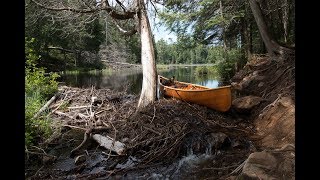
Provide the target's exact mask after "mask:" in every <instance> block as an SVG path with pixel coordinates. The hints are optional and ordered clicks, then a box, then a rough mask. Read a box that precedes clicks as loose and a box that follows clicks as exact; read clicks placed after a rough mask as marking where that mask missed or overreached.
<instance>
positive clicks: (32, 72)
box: [25, 38, 59, 146]
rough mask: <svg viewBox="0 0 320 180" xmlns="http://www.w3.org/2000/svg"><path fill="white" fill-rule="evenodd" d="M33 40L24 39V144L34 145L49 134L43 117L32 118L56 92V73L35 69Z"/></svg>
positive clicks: (47, 122) (48, 124) (48, 127)
mask: <svg viewBox="0 0 320 180" xmlns="http://www.w3.org/2000/svg"><path fill="white" fill-rule="evenodd" d="M33 42H34V39H33V38H32V39H30V40H28V39H27V38H26V39H25V57H26V64H25V143H26V145H27V146H29V145H32V144H36V143H38V141H40V140H42V139H44V138H46V137H48V136H49V135H50V133H51V128H50V122H49V121H48V120H47V119H46V118H44V117H41V116H39V117H37V118H33V116H34V115H35V114H36V113H37V112H38V111H39V109H40V108H41V107H42V106H43V105H44V104H45V103H46V101H47V100H48V99H49V98H50V97H51V96H52V95H54V93H56V92H57V90H58V82H57V81H56V79H57V78H58V77H59V75H58V74H56V73H49V74H46V72H45V69H44V68H42V67H37V61H38V60H39V58H40V56H38V55H37V54H36V53H35V52H34V50H33V48H32V45H33Z"/></svg>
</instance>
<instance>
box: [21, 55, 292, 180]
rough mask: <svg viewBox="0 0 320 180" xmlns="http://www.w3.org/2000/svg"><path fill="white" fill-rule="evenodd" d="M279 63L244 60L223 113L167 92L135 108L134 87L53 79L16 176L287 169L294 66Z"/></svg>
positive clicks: (286, 175)
mask: <svg viewBox="0 0 320 180" xmlns="http://www.w3.org/2000/svg"><path fill="white" fill-rule="evenodd" d="M257 62H258V63H257ZM288 63H289V65H288V64H285V63H284V64H280V65H279V64H276V62H272V61H270V59H269V58H265V57H261V58H260V59H258V60H257V59H253V60H252V61H250V62H248V63H247V65H246V66H245V67H244V69H243V70H241V71H240V72H239V73H238V74H237V75H236V76H234V78H233V81H234V82H233V83H232V86H233V91H234V92H235V93H234V96H238V97H236V98H233V102H232V107H231V109H230V110H229V111H227V112H224V113H222V112H217V111H214V110H211V109H208V108H206V107H204V106H200V105H196V104H190V103H187V102H184V101H180V100H176V99H160V100H158V101H156V102H155V103H154V104H150V105H148V106H147V107H145V108H144V109H142V110H140V111H136V105H137V102H138V96H135V95H130V94H127V93H126V92H118V91H117V92H115V91H112V90H110V89H95V88H94V87H91V88H86V89H80V88H71V87H66V86H62V87H60V88H59V92H58V94H57V95H56V96H54V98H52V99H51V101H50V102H51V103H47V105H48V107H47V109H49V111H48V112H49V114H46V115H45V116H49V117H50V119H51V120H52V122H53V123H52V124H53V129H54V133H53V135H52V136H51V137H50V138H48V139H47V140H46V141H44V142H42V143H41V144H40V145H39V146H40V147H41V148H40V147H35V146H31V147H30V148H29V149H26V156H25V158H26V161H25V176H26V178H27V179H241V178H251V179H279V178H280V179H295V160H294V158H295V146H294V142H295V139H294V137H295V132H294V127H295V121H294V120H295V119H294V118H295V103H294V87H295V84H294V74H295V73H294V66H292V63H290V62H288ZM275 65H277V66H275ZM270 67H272V68H270ZM273 67H277V68H273ZM268 68H270V69H271V70H270V71H266V69H268ZM284 75H285V76H284ZM274 76H276V78H273V77H274ZM268 84H271V85H272V86H269V85H268ZM257 87H258V88H257ZM36 115H37V116H41V115H42V114H41V113H37V114H36Z"/></svg>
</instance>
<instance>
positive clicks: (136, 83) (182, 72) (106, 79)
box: [58, 65, 223, 95]
mask: <svg viewBox="0 0 320 180" xmlns="http://www.w3.org/2000/svg"><path fill="white" fill-rule="evenodd" d="M201 67H203V66H187V65H186V66H181V65H180V66H168V67H166V68H161V69H159V70H158V74H159V75H162V76H165V77H172V76H175V79H176V80H178V81H184V82H189V83H193V84H199V85H202V86H207V87H210V88H215V87H218V86H222V84H223V82H222V81H220V80H219V79H220V78H219V75H218V74H217V73H209V74H203V75H198V74H196V71H197V68H201ZM60 76H61V77H60V78H59V79H58V81H60V82H64V83H65V84H66V85H67V86H72V87H84V88H85V87H91V86H95V87H96V88H109V89H113V90H121V91H122V90H126V91H127V92H128V93H131V94H136V95H138V94H139V93H140V91H141V86H142V70H141V69H139V68H128V69H125V70H118V71H112V70H107V69H104V70H94V71H90V72H79V71H71V72H70V71H69V72H62V73H60Z"/></svg>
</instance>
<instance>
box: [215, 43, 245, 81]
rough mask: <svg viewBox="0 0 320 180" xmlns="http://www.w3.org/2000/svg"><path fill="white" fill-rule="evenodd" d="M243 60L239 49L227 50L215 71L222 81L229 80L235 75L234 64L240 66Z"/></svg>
mask: <svg viewBox="0 0 320 180" xmlns="http://www.w3.org/2000/svg"><path fill="white" fill-rule="evenodd" d="M244 60H245V57H244V54H243V53H242V52H241V50H240V49H231V50H228V51H227V52H226V54H225V57H224V59H223V60H222V61H219V62H218V63H217V71H218V73H219V74H220V76H221V77H222V78H223V79H225V80H229V79H230V78H231V77H232V76H233V75H234V74H235V64H236V63H238V64H239V66H242V64H243V63H244Z"/></svg>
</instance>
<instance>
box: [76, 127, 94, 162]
mask: <svg viewBox="0 0 320 180" xmlns="http://www.w3.org/2000/svg"><path fill="white" fill-rule="evenodd" d="M90 133H91V129H88V130H86V132H85V133H84V138H83V141H82V142H81V144H79V146H77V147H76V148H74V149H73V150H72V151H71V156H73V155H74V153H75V152H76V151H77V150H79V149H80V148H81V147H82V146H83V145H84V143H85V142H86V141H87V139H88V136H89V135H90Z"/></svg>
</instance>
